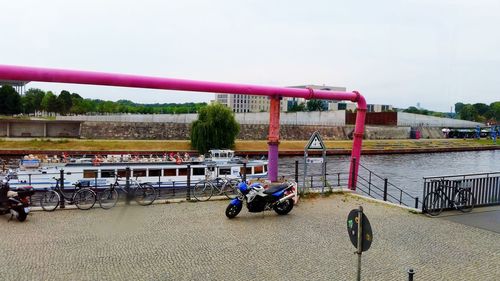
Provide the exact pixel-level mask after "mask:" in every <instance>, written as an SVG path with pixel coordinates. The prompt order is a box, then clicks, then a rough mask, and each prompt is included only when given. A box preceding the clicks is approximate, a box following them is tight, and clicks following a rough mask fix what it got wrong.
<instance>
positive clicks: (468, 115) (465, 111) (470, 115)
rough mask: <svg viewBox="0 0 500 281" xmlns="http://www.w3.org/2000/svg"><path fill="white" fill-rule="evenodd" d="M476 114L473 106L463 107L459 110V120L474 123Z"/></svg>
mask: <svg viewBox="0 0 500 281" xmlns="http://www.w3.org/2000/svg"><path fill="white" fill-rule="evenodd" d="M477 116H478V114H477V110H476V108H475V107H474V106H472V105H470V104H466V105H464V107H463V108H462V110H460V119H462V120H469V121H474V120H476V118H477Z"/></svg>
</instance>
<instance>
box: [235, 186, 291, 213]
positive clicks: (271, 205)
mask: <svg viewBox="0 0 500 281" xmlns="http://www.w3.org/2000/svg"><path fill="white" fill-rule="evenodd" d="M297 199H298V197H297V183H296V182H294V181H289V182H285V183H283V184H280V185H275V186H271V187H270V188H268V189H266V188H264V186H263V185H262V184H261V183H253V184H251V185H248V184H247V183H246V182H241V183H239V184H238V197H237V198H235V199H233V200H231V202H230V203H229V206H227V208H226V216H227V217H228V218H230V219H232V218H234V217H236V216H237V215H238V214H239V213H240V212H241V209H242V208H243V202H245V203H246V205H247V208H248V211H249V212H251V213H258V212H262V211H268V210H274V211H275V212H276V213H278V215H286V214H288V213H289V212H290V211H291V210H292V209H293V205H294V203H296V202H297Z"/></svg>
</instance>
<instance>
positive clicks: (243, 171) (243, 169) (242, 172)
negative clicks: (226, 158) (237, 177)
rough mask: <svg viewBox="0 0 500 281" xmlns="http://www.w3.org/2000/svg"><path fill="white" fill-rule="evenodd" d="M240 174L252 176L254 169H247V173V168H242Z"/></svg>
mask: <svg viewBox="0 0 500 281" xmlns="http://www.w3.org/2000/svg"><path fill="white" fill-rule="evenodd" d="M240 173H241V174H242V175H243V174H247V175H251V174H252V167H247V170H246V172H245V167H240Z"/></svg>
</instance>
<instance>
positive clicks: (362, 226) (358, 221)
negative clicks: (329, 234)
mask: <svg viewBox="0 0 500 281" xmlns="http://www.w3.org/2000/svg"><path fill="white" fill-rule="evenodd" d="M347 233H348V234H349V238H350V239H351V243H352V245H354V247H355V248H356V252H355V254H357V255H358V272H357V279H356V280H358V281H360V280H361V254H362V253H363V252H364V251H367V250H368V249H370V246H371V245H372V241H373V232H372V227H371V225H370V221H369V220H368V218H367V217H366V216H365V214H364V213H363V207H362V206H359V209H354V210H351V212H350V213H349V215H348V216H347Z"/></svg>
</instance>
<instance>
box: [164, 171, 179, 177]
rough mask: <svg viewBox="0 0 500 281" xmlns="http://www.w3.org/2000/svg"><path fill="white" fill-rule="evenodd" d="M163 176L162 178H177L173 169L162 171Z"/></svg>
mask: <svg viewBox="0 0 500 281" xmlns="http://www.w3.org/2000/svg"><path fill="white" fill-rule="evenodd" d="M163 176H164V177H175V176H177V173H176V170H175V169H163Z"/></svg>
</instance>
